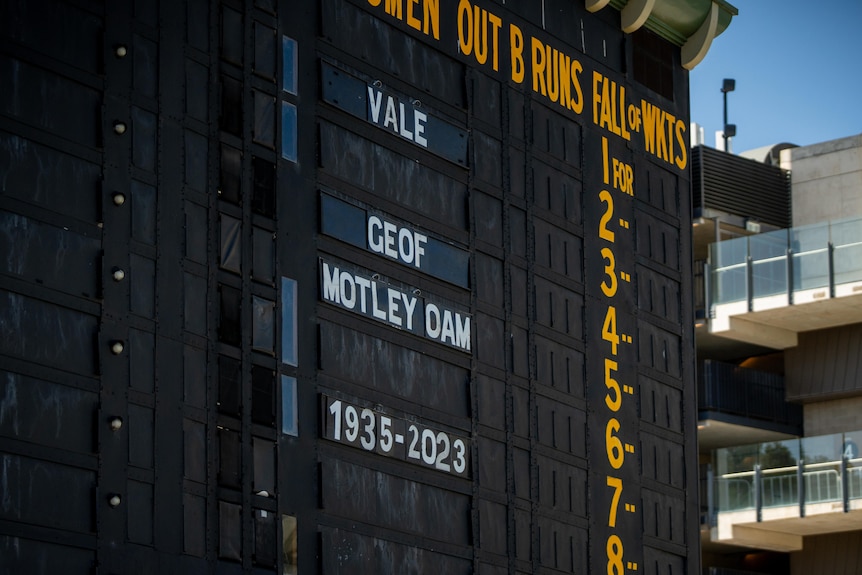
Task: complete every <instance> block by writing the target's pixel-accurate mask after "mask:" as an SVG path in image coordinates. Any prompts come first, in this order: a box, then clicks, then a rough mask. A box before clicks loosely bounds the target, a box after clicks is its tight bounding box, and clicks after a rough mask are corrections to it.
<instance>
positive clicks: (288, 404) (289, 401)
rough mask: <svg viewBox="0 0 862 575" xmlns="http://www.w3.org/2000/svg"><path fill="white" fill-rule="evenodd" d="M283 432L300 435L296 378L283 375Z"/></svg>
mask: <svg viewBox="0 0 862 575" xmlns="http://www.w3.org/2000/svg"><path fill="white" fill-rule="evenodd" d="M281 432H282V433H284V434H285V435H293V436H297V435H299V430H298V429H297V423H296V378H295V377H290V376H288V375H282V376H281Z"/></svg>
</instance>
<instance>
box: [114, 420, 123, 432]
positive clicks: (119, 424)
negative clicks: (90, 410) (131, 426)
mask: <svg viewBox="0 0 862 575" xmlns="http://www.w3.org/2000/svg"><path fill="white" fill-rule="evenodd" d="M121 427H123V418H122V417H112V418H111V431H120V428H121Z"/></svg>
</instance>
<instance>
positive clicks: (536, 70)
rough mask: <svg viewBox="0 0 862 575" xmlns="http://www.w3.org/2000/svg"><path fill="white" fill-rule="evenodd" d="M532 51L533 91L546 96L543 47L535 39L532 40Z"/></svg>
mask: <svg viewBox="0 0 862 575" xmlns="http://www.w3.org/2000/svg"><path fill="white" fill-rule="evenodd" d="M531 40H532V51H533V67H532V70H533V91H534V92H537V93H539V94H541V95H542V96H547V95H548V90H547V88H546V87H545V65H546V64H545V46H544V44H542V42H541V41H540V40H538V39H536V38H532V39H531Z"/></svg>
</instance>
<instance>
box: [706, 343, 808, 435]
mask: <svg viewBox="0 0 862 575" xmlns="http://www.w3.org/2000/svg"><path fill="white" fill-rule="evenodd" d="M697 372H698V373H697V408H698V411H699V412H700V413H701V416H700V419H703V418H704V417H713V416H715V415H716V414H725V415H729V416H734V417H738V418H744V419H746V420H752V425H754V426H756V427H761V428H763V429H773V430H775V431H781V432H783V433H790V434H793V435H800V434H801V433H802V406H801V405H798V404H795V403H788V402H787V401H786V400H785V389H784V377H782V376H780V375H777V374H774V373H768V372H765V371H760V370H756V369H749V368H745V367H740V366H738V365H733V364H730V363H724V362H721V361H715V360H709V359H708V360H704V361H702V362H699V363H698V370H697ZM704 412H706V415H704ZM756 421H760V422H762V425H755V424H756Z"/></svg>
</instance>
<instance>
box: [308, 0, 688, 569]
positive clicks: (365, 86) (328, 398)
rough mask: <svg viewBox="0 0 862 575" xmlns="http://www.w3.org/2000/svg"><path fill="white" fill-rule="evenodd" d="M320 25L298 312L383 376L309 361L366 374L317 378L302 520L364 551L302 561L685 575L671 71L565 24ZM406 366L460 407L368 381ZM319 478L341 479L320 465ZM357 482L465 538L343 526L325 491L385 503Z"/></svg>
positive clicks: (326, 341)
mask: <svg viewBox="0 0 862 575" xmlns="http://www.w3.org/2000/svg"><path fill="white" fill-rule="evenodd" d="M320 13H321V18H322V21H321V25H322V27H321V29H322V40H321V41H320V46H321V48H320V54H319V55H318V57H317V58H314V59H311V58H310V59H309V65H310V66H313V67H314V70H315V72H316V73H317V74H318V78H319V85H320V101H321V104H320V108H319V110H320V111H319V114H318V126H319V128H318V132H317V133H318V134H319V138H320V142H319V145H320V150H321V152H320V168H319V179H320V182H321V183H323V182H325V185H326V187H327V190H326V191H322V190H321V191H319V192H318V198H319V206H320V230H319V231H320V232H321V234H322V235H323V236H324V237H325V238H326V241H323V242H321V244H320V247H319V251H318V258H319V260H318V261H319V276H318V281H319V302H320V305H321V306H322V307H321V312H320V313H321V317H325V318H326V322H327V324H328V323H329V322H333V323H342V324H344V326H348V325H349V326H350V327H342V328H339V330H337V331H339V333H341V335H340V336H339V338H337V339H336V338H334V337H329V336H327V335H324V337H323V340H322V341H321V345H322V346H327V345H343V344H344V342H345V341H347V340H345V336H344V334H343V331H344V330H347V331H349V332H351V333H353V332H358V333H353V335H352V336H351V338H350V341H352V342H357V341H362V342H363V346H362V348H361V349H368V346H374V345H380V344H376V343H374V342H379V341H380V340H383V341H384V342H385V344H383V345H385V347H386V349H387V351H386V358H387V361H389V362H392V363H394V364H395V365H396V367H393V366H392V365H391V364H381V363H377V362H376V361H375V360H374V359H371V358H364V357H361V356H358V357H357V356H355V357H352V358H350V359H349V360H348V359H347V357H346V353H343V354H338V353H333V354H330V355H327V357H329V358H330V361H333V362H335V363H338V362H339V361H342V362H347V361H350V362H353V363H354V364H355V363H357V362H358V363H362V362H364V361H366V359H367V360H368V361H369V362H370V363H372V364H373V367H371V368H368V369H371V370H373V371H374V374H373V376H371V377H372V381H368V380H360V379H358V378H356V377H351V376H350V375H349V374H350V370H349V369H348V367H347V365H329V364H328V361H327V360H324V361H323V363H322V365H321V374H322V375H323V376H326V374H327V373H328V372H329V373H332V374H335V373H338V374H347V375H344V376H341V375H339V376H338V378H337V379H329V378H324V379H322V380H321V383H320V392H319V393H320V395H319V406H320V407H319V409H320V421H321V426H320V428H321V437H322V440H323V444H322V453H321V461H322V464H323V466H324V469H325V471H324V473H329V472H331V475H330V476H329V477H328V479H327V480H326V481H324V484H323V491H324V493H323V501H324V512H325V513H326V514H327V516H328V515H329V514H331V515H333V516H336V517H342V516H343V517H345V518H349V519H351V520H353V519H359V520H361V521H362V522H363V523H364V524H367V529H368V531H369V532H374V533H376V535H375V536H374V538H373V540H372V539H367V540H365V542H364V543H362V544H359V543H357V542H356V541H354V546H353V547H350V548H348V547H345V546H343V545H340V544H338V543H336V542H335V541H336V539H334V538H328V539H327V538H325V541H328V542H329V543H328V544H326V543H325V544H324V555H327V554H330V553H334V554H338V555H339V556H341V554H345V555H346V556H351V557H355V558H356V560H357V561H359V560H360V559H359V556H358V555H356V553H358V552H357V551H353V550H354V549H361V548H367V547H368V546H377V547H378V548H384V549H387V550H388V552H391V553H394V554H395V555H396V556H397V555H398V553H400V551H399V550H403V549H404V548H405V546H406V547H410V548H415V549H418V550H420V552H421V556H422V557H423V560H422V561H423V562H422V564H423V566H424V567H423V569H425V568H427V569H428V571H429V572H430V571H435V570H440V569H442V570H443V571H444V572H464V573H467V572H475V571H473V570H474V569H476V568H478V569H479V571H478V572H483V573H484V572H489V573H491V572H494V573H497V572H499V573H504V572H508V573H515V572H540V571H541V572H545V570H546V569H547V570H548V571H547V572H557V571H559V572H574V573H605V572H607V573H609V574H619V575H622V574H634V573H641V572H644V573H665V572H674V573H676V572H680V573H682V572H692V573H693V572H695V570H696V565H697V564H698V558H697V553H698V545H697V540H696V535H697V530H696V527H692V526H696V524H697V517H698V511H697V507H696V505H694V503H696V501H697V499H696V493H695V483H694V482H693V478H694V477H696V467H695V466H694V461H693V460H691V461H690V460H689V459H690V458H691V456H692V454H693V448H694V447H693V445H692V440H691V439H690V438H691V437H693V435H691V434H692V431H693V423H694V422H693V421H692V420H691V414H692V413H693V402H694V397H693V394H692V393H691V377H692V376H693V373H692V367H691V366H692V363H693V348H692V335H691V330H690V325H691V324H690V319H691V316H690V311H689V310H688V309H687V308H686V307H685V306H684V302H686V301H688V297H687V294H688V293H690V289H691V287H690V280H689V276H690V273H691V269H690V264H689V263H688V262H689V261H690V246H689V245H688V237H689V232H688V226H689V225H690V222H689V205H688V201H689V200H688V192H687V190H688V175H687V168H688V137H689V136H688V119H687V114H688V101H687V91H688V86H687V75H686V73H685V71H684V70H682V68H681V66H680V64H679V52H678V49H675V48H674V47H673V46H671V45H670V44H667V43H666V42H665V41H664V40H661V39H658V37H656V36H653V35H651V33H649V32H646V31H643V30H642V31H639V32H637V33H636V34H633V35H627V34H624V33H623V32H621V31H620V30H619V26H618V21H617V19H618V17H619V15H618V13H616V12H615V11H614V10H612V9H607V10H605V11H599V12H597V13H595V14H593V13H590V12H588V11H587V10H586V9H585V8H583V7H582V5H581V4H580V3H577V2H563V1H557V2H552V1H543V2H507V3H502V4H500V3H495V2H490V1H487V2H486V1H481V0H473V1H471V0H407V1H405V2H400V1H396V0H366V1H361V0H354V1H349V0H326V1H324V2H322V3H321V6H320ZM330 190H331V191H330ZM347 262H355V263H347ZM432 294H433V295H432ZM441 297H442V299H441ZM330 310H332V311H330ZM336 310H337V311H338V312H339V313H337V314H333V313H332V312H334V311H336ZM344 314H347V315H346V316H345V315H344ZM350 315H353V316H358V317H360V318H362V321H360V322H358V323H357V322H356V321H352V320H349V319H348V318H349V316H350ZM342 318H343V319H342ZM369 322H371V323H369ZM374 323H376V324H377V325H378V327H373V326H372V324H374ZM332 331H336V330H334V328H330V327H324V328H323V333H324V334H328V333H329V332H332ZM428 341H431V342H433V343H436V344H441V343H442V344H443V346H437V347H435V346H433V345H429V344H428ZM353 345H357V344H356V343H354V344H353ZM453 349H454V350H457V351H459V352H461V354H464V353H466V354H469V357H470V360H469V361H467V362H465V361H464V357H463V356H460V355H454V356H453V355H451V353H450V352H451V351H452V350H453ZM416 352H418V355H417V354H416ZM336 358H338V359H336ZM405 362H406V363H409V364H410V365H411V366H412V367H411V368H410V369H411V370H413V369H415V370H416V371H417V372H418V373H420V374H421V375H420V377H419V379H417V383H418V382H422V383H419V384H420V385H425V384H426V382H427V383H429V384H430V385H434V384H433V383H431V381H433V375H430V373H429V372H433V371H434V370H435V369H437V368H439V366H440V365H441V364H442V365H448V366H450V367H451V368H454V369H456V370H457V372H458V373H459V374H463V375H464V376H466V377H467V378H468V381H467V385H466V388H464V389H465V392H466V393H467V394H468V396H467V397H463V396H461V397H459V396H458V395H457V394H455V395H451V394H446V397H445V398H437V399H436V400H435V401H434V402H433V403H427V401H426V400H423V399H422V398H423V397H425V398H427V397H428V396H427V395H426V394H419V393H416V392H415V390H413V389H412V388H413V387H414V386H413V385H408V386H407V388H404V387H403V386H401V385H400V383H399V382H392V381H386V380H390V379H391V378H397V377H398V376H399V374H402V373H403V364H404V363H405ZM426 364H427V365H426ZM368 369H363V370H359V371H360V372H361V373H364V374H368V373H369V371H368ZM366 377H368V376H367V375H366ZM342 378H345V379H344V380H342ZM393 410H397V412H398V413H400V414H401V415H390V414H392V413H394V411H393ZM420 414H421V417H422V420H421V421H422V423H421V424H420V423H419V420H418V419H414V418H417V417H419V416H420ZM411 421H416V423H410V422H411ZM447 430H448V431H447ZM411 434H412V435H411ZM687 434H688V435H687ZM346 447H352V448H354V450H352V451H350V452H347V451H345V448H346ZM357 450H358V451H357ZM340 457H345V458H348V459H349V460H350V461H351V462H353V463H352V464H351V465H352V466H357V467H351V468H350V470H349V471H347V470H345V469H343V468H341V467H339V466H337V465H331V464H329V463H327V462H328V460H329V459H330V458H340ZM381 458H387V459H390V460H391V459H395V460H397V463H393V464H392V465H385V466H384V464H383V461H384V460H383V459H381ZM416 466H419V467H418V468H417V467H416ZM357 469H362V470H364V471H362V472H359V471H357ZM378 469H380V471H376V470H378ZM372 470H375V471H372ZM440 471H443V472H444V474H446V475H450V476H454V477H456V478H457V480H456V482H455V483H451V482H446V481H444V480H443V479H442V477H441V476H440V475H439V472H440ZM435 472H437V473H435ZM357 473H359V474H360V475H362V474H365V475H367V476H368V480H369V481H370V477H371V475H368V474H377V475H376V477H377V478H378V479H376V480H374V482H373V483H362V484H361V485H358V484H356V483H355V480H356V476H357V475H356V474H357ZM380 474H383V476H385V477H386V478H388V479H387V481H388V480H389V479H391V478H398V481H401V480H406V481H408V482H409V483H410V484H415V485H421V486H422V488H421V490H420V491H421V493H422V495H421V496H420V495H417V497H419V498H420V499H422V501H421V503H420V502H419V501H414V503H415V504H416V505H419V506H420V507H423V508H427V506H429V505H430V506H440V505H444V502H446V501H449V502H450V504H451V505H453V506H454V507H453V509H456V508H457V509H464V510H466V509H469V510H470V513H469V515H467V516H463V515H458V516H452V517H451V521H453V522H454V523H455V524H457V525H459V528H456V529H453V530H451V532H449V533H448V534H445V535H444V534H441V533H439V532H437V531H436V529H437V528H438V526H436V523H435V521H436V519H435V518H434V516H433V514H430V515H427V516H425V515H422V514H418V515H415V516H412V517H410V518H409V519H406V518H404V517H401V518H399V519H398V520H395V519H391V518H390V519H386V518H383V517H376V516H375V515H374V514H373V513H371V514H370V515H366V516H363V517H361V518H360V517H356V516H355V515H353V514H351V512H350V511H349V509H348V508H349V507H350V505H347V504H346V502H345V501H344V500H343V497H344V495H340V494H338V493H337V492H338V490H339V489H342V488H344V487H345V486H346V485H348V484H350V485H352V486H358V488H359V489H362V490H368V492H367V493H365V496H371V497H375V498H377V499H378V500H381V501H383V500H386V499H387V498H389V497H396V495H395V491H391V489H394V487H392V486H391V485H390V483H388V482H387V481H382V480H381V479H380V477H381V475H380ZM454 501H459V503H458V504H455V503H454ZM416 513H419V512H418V511H417V512H416ZM462 522H466V523H462ZM334 523H337V521H335V522H334ZM334 523H333V524H334ZM324 531H326V529H324ZM461 532H463V533H465V534H466V533H471V534H472V535H471V536H469V537H467V538H466V539H461V538H459V537H457V536H455V535H454V534H456V533H461ZM357 537H358V539H359V540H363V536H361V535H357V536H355V537H354V539H355V538H357ZM438 540H439V541H440V542H442V543H443V545H442V546H438V544H437V543H434V541H438ZM330 546H331V547H330ZM405 561H406V559H405ZM372 565H376V564H374V563H373V562H372ZM406 565H407V563H402V564H401V567H402V568H404V569H407V567H406ZM453 565H455V566H454V567H453ZM324 566H325V567H326V568H325V569H324V572H326V573H330V572H331V573H336V572H342V570H341V569H340V568H337V567H335V566H334V564H333V563H331V562H324ZM444 566H445V567H444ZM471 566H472V567H471ZM513 569H514V570H513ZM372 570H373V569H372ZM397 570H398V568H396V571H397Z"/></svg>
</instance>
